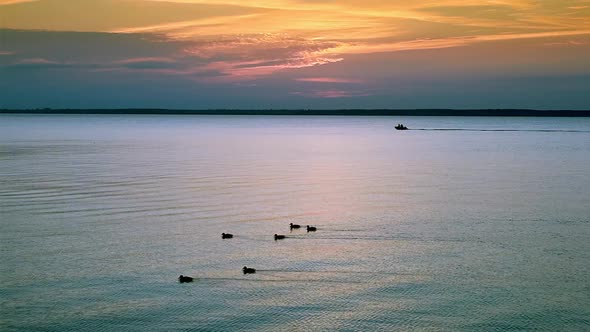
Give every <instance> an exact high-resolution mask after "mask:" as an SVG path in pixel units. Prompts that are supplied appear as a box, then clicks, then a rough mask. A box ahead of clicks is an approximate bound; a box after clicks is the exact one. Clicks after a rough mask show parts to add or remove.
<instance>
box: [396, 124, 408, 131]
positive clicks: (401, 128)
mask: <svg viewBox="0 0 590 332" xmlns="http://www.w3.org/2000/svg"><path fill="white" fill-rule="evenodd" d="M395 129H397V130H408V127H406V126H404V125H403V124H401V123H398V124H397V126H395Z"/></svg>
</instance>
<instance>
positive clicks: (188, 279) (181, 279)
mask: <svg viewBox="0 0 590 332" xmlns="http://www.w3.org/2000/svg"><path fill="white" fill-rule="evenodd" d="M193 280H194V278H193V277H189V276H183V275H182V274H181V275H180V277H178V281H179V282H180V283H185V282H193Z"/></svg>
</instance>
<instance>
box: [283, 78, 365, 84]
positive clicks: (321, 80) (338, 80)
mask: <svg viewBox="0 0 590 332" xmlns="http://www.w3.org/2000/svg"><path fill="white" fill-rule="evenodd" d="M295 80H296V81H300V82H312V83H341V84H361V83H364V81H363V80H358V79H351V78H339V77H302V78H296V79H295Z"/></svg>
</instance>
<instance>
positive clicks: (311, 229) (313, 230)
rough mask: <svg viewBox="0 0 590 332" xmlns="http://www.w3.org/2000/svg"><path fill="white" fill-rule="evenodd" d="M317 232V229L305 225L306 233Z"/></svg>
mask: <svg viewBox="0 0 590 332" xmlns="http://www.w3.org/2000/svg"><path fill="white" fill-rule="evenodd" d="M317 230H318V229H317V228H316V227H314V226H309V225H307V231H308V232H315V231H317Z"/></svg>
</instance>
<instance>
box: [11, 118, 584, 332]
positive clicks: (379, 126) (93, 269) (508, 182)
mask: <svg viewBox="0 0 590 332" xmlns="http://www.w3.org/2000/svg"><path fill="white" fill-rule="evenodd" d="M398 122H402V123H404V124H405V125H407V126H408V127H410V128H412V129H463V130H408V131H395V130H393V126H394V125H395V124H396V123H398ZM465 129H469V130H465ZM497 129H501V130H506V129H510V130H512V131H493V130H497ZM480 130H484V131H480ZM547 130H549V131H547ZM290 222H293V223H297V224H301V225H314V226H317V228H318V230H317V232H315V233H306V232H305V230H294V231H293V232H290V231H289V227H288V225H289V223H290ZM0 227H1V229H0V254H1V255H0V330H1V331H146V330H149V331H232V330H233V331H254V330H256V331H377V330H380V331H393V330H396V331H404V330H408V331H410V330H411V331H507V330H546V331H588V330H590V119H588V118H462V117H444V118H442V117H441V118H437V117H399V118H388V117H303V116H300V117H289V116H246V117H244V116H125V115H122V116H111V115H81V116H75V115H55V116H48V115H0ZM222 232H230V233H233V234H235V237H234V238H233V239H230V240H222V239H221V236H220V235H221V233H222ZM275 233H278V234H285V235H287V236H288V238H286V239H284V240H281V241H274V240H273V234H275ZM243 266H249V267H254V268H256V269H258V272H257V273H256V274H254V275H243V274H242V272H241V268H242V267H243ZM180 274H184V275H190V276H193V277H196V278H198V279H197V280H195V282H193V283H190V284H179V283H178V281H177V278H178V276H179V275H180Z"/></svg>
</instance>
